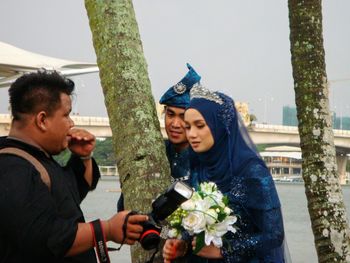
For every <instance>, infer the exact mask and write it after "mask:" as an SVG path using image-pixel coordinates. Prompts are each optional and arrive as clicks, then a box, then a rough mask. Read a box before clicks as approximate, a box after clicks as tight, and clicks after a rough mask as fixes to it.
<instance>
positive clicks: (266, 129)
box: [0, 114, 350, 177]
mask: <svg viewBox="0 0 350 263" xmlns="http://www.w3.org/2000/svg"><path fill="white" fill-rule="evenodd" d="M71 118H72V120H73V121H74V123H75V127H77V128H83V129H86V130H88V131H89V132H91V133H92V134H94V135H95V136H96V137H111V136H112V131H111V128H110V126H109V119H108V118H106V117H88V116H79V115H73V116H71ZM159 122H160V127H161V132H162V134H163V137H164V138H166V132H165V128H164V121H163V119H159ZM10 126H11V116H10V115H9V114H0V136H4V135H7V134H8V132H9V130H10ZM248 131H249V134H250V136H251V138H252V140H253V142H254V143H255V144H257V145H259V144H266V145H270V146H273V145H275V146H277V145H289V146H298V147H299V145H300V138H299V132H298V128H297V127H291V126H283V125H268V124H254V125H251V126H249V128H248ZM333 131H334V144H335V147H336V153H337V164H338V172H339V174H340V176H341V177H342V176H345V172H346V162H347V158H348V157H347V154H350V131H348V130H333Z"/></svg>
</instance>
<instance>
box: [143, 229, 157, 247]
mask: <svg viewBox="0 0 350 263" xmlns="http://www.w3.org/2000/svg"><path fill="white" fill-rule="evenodd" d="M159 235H160V233H159V232H158V231H157V230H155V229H149V230H147V231H145V232H144V233H143V234H142V236H141V238H140V243H141V246H142V247H143V249H146V250H151V249H154V248H156V247H158V244H159V242H160V236H159Z"/></svg>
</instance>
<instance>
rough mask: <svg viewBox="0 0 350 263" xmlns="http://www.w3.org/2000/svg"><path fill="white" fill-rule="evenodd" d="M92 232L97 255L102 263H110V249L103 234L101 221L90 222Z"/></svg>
mask: <svg viewBox="0 0 350 263" xmlns="http://www.w3.org/2000/svg"><path fill="white" fill-rule="evenodd" d="M90 226H91V230H92V232H93V238H94V244H95V249H96V254H97V256H98V259H99V262H100V263H110V262H111V261H110V259H109V255H108V249H107V246H106V239H105V236H104V233H103V229H102V225H101V221H100V219H96V220H94V221H92V222H90Z"/></svg>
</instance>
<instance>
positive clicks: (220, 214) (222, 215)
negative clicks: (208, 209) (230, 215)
mask: <svg viewBox="0 0 350 263" xmlns="http://www.w3.org/2000/svg"><path fill="white" fill-rule="evenodd" d="M226 216H227V215H226V214H225V213H219V214H218V221H219V222H222V221H224V219H225V218H226Z"/></svg>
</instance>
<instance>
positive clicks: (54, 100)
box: [9, 70, 74, 120]
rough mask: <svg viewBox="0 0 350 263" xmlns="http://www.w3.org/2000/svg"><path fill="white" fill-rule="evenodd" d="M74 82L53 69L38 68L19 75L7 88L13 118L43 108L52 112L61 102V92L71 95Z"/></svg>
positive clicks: (17, 118)
mask: <svg viewBox="0 0 350 263" xmlns="http://www.w3.org/2000/svg"><path fill="white" fill-rule="evenodd" d="M73 90H74V82H73V81H72V80H70V79H68V78H66V77H64V76H62V75H61V74H59V73H58V72H57V71H54V70H51V71H49V70H39V71H37V72H33V73H29V74H24V75H23V76H21V77H19V78H18V79H17V80H16V81H15V82H14V83H12V85H11V87H10V88H9V97H10V106H11V112H12V116H13V119H14V120H20V119H21V115H22V114H33V113H37V112H39V111H41V110H45V111H46V112H47V113H48V114H49V115H50V114H52V113H53V112H54V111H55V110H56V109H57V108H58V107H59V106H60V102H61V94H62V93H65V94H67V95H68V96H71V95H72V93H73Z"/></svg>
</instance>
